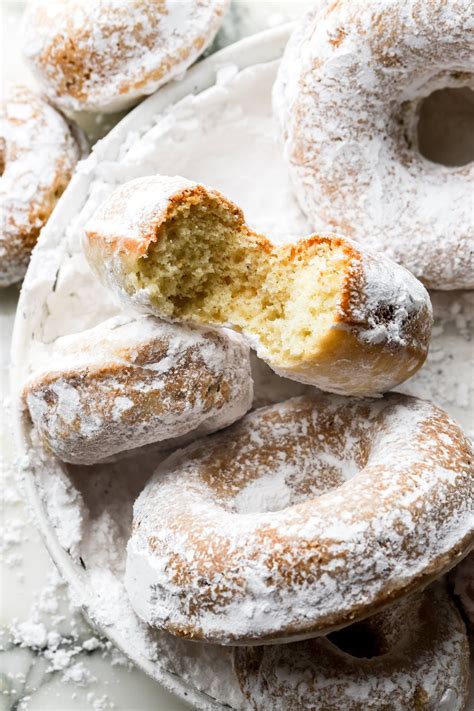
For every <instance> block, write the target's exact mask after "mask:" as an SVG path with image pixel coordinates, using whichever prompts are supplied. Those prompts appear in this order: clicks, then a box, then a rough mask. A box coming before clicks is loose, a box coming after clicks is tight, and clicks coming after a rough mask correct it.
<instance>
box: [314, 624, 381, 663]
mask: <svg viewBox="0 0 474 711" xmlns="http://www.w3.org/2000/svg"><path fill="white" fill-rule="evenodd" d="M327 639H328V640H329V641H330V642H331V643H332V644H333V645H334V646H335V647H337V648H338V649H340V650H341V652H344V653H345V654H349V655H350V656H351V657H357V659H373V658H374V657H381V656H382V655H383V654H386V653H387V652H388V651H389V649H390V648H389V645H388V644H387V640H386V638H385V636H384V635H383V634H381V633H380V631H379V630H377V629H375V628H374V627H373V626H372V625H371V624H370V622H368V621H363V622H356V623H355V624H354V625H350V626H349V627H344V628H343V629H342V630H337V631H336V632H331V634H329V635H328V636H327Z"/></svg>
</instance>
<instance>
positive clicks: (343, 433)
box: [201, 398, 372, 515]
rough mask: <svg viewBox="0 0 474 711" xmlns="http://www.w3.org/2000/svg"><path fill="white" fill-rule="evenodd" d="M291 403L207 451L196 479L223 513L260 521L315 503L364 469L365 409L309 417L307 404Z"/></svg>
mask: <svg viewBox="0 0 474 711" xmlns="http://www.w3.org/2000/svg"><path fill="white" fill-rule="evenodd" d="M290 402H291V403H292V407H291V408H289V410H288V411H286V410H285V409H282V410H281V411H273V410H270V409H269V410H268V412H267V413H266V415H262V414H261V415H260V416H259V418H258V424H255V427H254V426H253V423H252V417H251V416H250V417H249V422H248V426H246V427H242V426H240V427H237V428H235V427H234V428H231V429H230V430H229V432H227V433H226V434H225V444H223V443H222V437H223V435H221V436H220V437H218V438H217V439H218V442H219V446H218V447H217V448H214V447H213V446H211V447H210V448H209V451H208V453H207V455H206V458H205V465H204V466H203V467H202V469H201V477H202V480H203V483H204V485H205V487H206V489H205V490H206V491H207V495H208V496H209V498H210V499H212V498H215V499H216V501H217V502H218V505H219V507H221V508H223V509H224V510H225V511H227V512H229V513H233V514H239V515H246V514H261V513H269V512H277V511H281V510H283V509H285V508H289V507H292V506H297V505H299V504H304V503H305V502H308V501H314V500H315V499H317V498H318V497H320V496H322V495H324V494H326V493H328V492H330V491H332V490H333V489H337V488H338V487H340V486H342V485H343V484H345V482H347V481H348V480H349V479H351V478H353V477H355V476H357V475H358V474H359V473H360V471H361V470H362V469H363V468H364V467H365V466H366V463H367V460H368V456H369V451H370V446H369V444H368V433H369V432H370V431H371V427H372V425H371V424H369V423H368V420H367V411H366V409H365V406H364V404H363V403H359V402H357V403H354V406H353V408H352V409H351V411H350V414H349V415H348V416H347V417H337V416H336V415H335V413H334V412H333V411H332V410H331V408H329V407H328V408H327V409H326V408H321V409H320V410H319V411H318V412H315V410H314V403H313V401H312V399H309V398H308V399H302V400H301V401H298V402H296V401H290ZM343 442H350V447H344V446H343V445H342V443H343ZM207 495H206V496H207Z"/></svg>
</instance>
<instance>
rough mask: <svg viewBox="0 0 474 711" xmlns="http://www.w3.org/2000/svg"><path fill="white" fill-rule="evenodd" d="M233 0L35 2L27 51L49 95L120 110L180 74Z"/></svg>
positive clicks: (74, 105) (66, 103) (76, 104)
mask: <svg viewBox="0 0 474 711" xmlns="http://www.w3.org/2000/svg"><path fill="white" fill-rule="evenodd" d="M227 5H228V0H186V2H183V0H101V1H100V2H97V0H61V1H60V2H59V1H58V0H35V1H30V2H29V4H28V6H27V9H26V11H25V15H24V20H23V31H24V42H23V54H24V57H25V59H26V60H27V61H28V63H29V65H30V66H31V68H32V70H33V71H34V73H35V75H36V77H37V79H38V80H39V81H40V82H41V86H42V89H43V91H44V93H45V94H46V96H47V97H48V98H49V99H50V100H51V101H52V102H53V103H54V104H55V105H57V106H60V107H61V108H63V109H66V110H74V111H81V110H84V111H103V112H111V111H119V110H121V109H125V108H127V107H129V106H131V105H132V104H134V103H136V102H137V101H138V99H139V98H140V97H142V96H146V95H148V94H152V93H153V92H154V91H156V90H157V89H158V87H160V86H161V85H162V84H164V83H165V82H167V81H169V80H170V79H172V78H174V77H177V76H179V75H180V74H182V73H183V72H184V71H185V70H186V69H187V68H188V67H189V66H190V65H191V64H192V63H193V62H194V61H195V60H196V59H197V58H198V56H199V55H200V54H201V53H202V52H203V51H204V50H205V49H206V47H207V46H208V45H209V44H210V43H211V42H212V40H213V39H214V36H215V34H216V32H217V30H218V29H219V27H220V24H221V22H222V18H223V14H224V11H225V9H226V7H227Z"/></svg>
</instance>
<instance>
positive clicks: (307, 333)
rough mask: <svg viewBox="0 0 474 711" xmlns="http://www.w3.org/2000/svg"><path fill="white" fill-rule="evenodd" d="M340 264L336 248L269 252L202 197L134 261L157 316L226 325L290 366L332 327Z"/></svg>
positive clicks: (182, 209) (180, 210)
mask: <svg viewBox="0 0 474 711" xmlns="http://www.w3.org/2000/svg"><path fill="white" fill-rule="evenodd" d="M262 244H263V248H262ZM347 261H348V257H347V254H345V253H344V249H343V247H342V246H340V245H338V244H337V242H334V243H329V242H327V241H320V242H318V241H316V242H314V243H311V244H310V243H309V242H308V246H307V248H305V249H301V250H294V249H291V247H289V246H274V245H271V244H270V243H268V242H267V241H266V239H265V238H263V237H260V236H258V235H254V234H252V233H251V232H248V231H246V230H245V229H242V227H241V225H240V224H239V222H238V219H237V217H236V216H235V215H234V214H233V213H232V211H231V210H230V209H229V208H228V207H227V206H226V205H225V204H221V203H220V202H219V201H218V200H217V199H215V198H212V197H211V196H206V197H202V196H201V197H200V199H199V200H196V201H195V202H194V204H185V205H180V206H178V207H177V208H176V210H175V212H174V214H173V216H172V217H170V218H168V219H167V220H166V222H165V224H164V225H163V226H162V227H161V228H160V229H159V231H158V234H157V240H156V242H154V243H153V244H152V245H151V247H150V248H149V251H148V254H147V256H146V257H142V258H140V259H139V261H138V265H137V272H136V275H135V276H136V284H135V287H138V288H140V289H146V290H147V292H148V294H149V295H150V298H151V301H152V303H153V305H154V306H155V307H156V309H157V311H158V312H159V313H161V314H163V315H164V316H168V317H171V318H176V319H183V320H192V321H195V322H198V323H205V324H220V325H222V324H230V325H232V326H233V327H234V328H235V329H236V330H238V331H245V332H246V333H247V334H252V335H254V336H257V337H258V339H259V340H260V341H261V343H262V344H264V345H265V346H266V348H267V349H268V350H269V352H270V353H272V355H274V356H276V357H278V360H279V362H281V363H282V365H286V364H287V365H292V364H293V363H294V362H296V361H301V360H305V359H311V357H314V355H315V353H317V352H318V347H319V345H320V343H321V341H322V339H323V338H324V337H325V336H326V335H327V332H328V329H329V328H330V326H331V324H332V323H334V318H335V314H336V310H337V306H338V302H339V297H340V289H341V286H342V282H343V279H344V272H345V268H346V266H347Z"/></svg>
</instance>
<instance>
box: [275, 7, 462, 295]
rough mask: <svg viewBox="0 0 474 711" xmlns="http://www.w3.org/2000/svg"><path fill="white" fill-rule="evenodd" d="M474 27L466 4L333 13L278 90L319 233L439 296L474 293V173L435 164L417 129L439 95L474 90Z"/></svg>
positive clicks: (295, 165)
mask: <svg viewBox="0 0 474 711" xmlns="http://www.w3.org/2000/svg"><path fill="white" fill-rule="evenodd" d="M472 18H473V14H472V4H471V3H469V2H467V0H430V1H429V2H427V1H426V0H414V2H409V3H407V2H403V0H365V1H364V2H354V0H338V2H322V3H320V4H319V7H317V9H316V11H314V10H313V11H311V13H310V14H309V15H308V16H306V17H305V18H304V19H303V20H302V21H301V25H300V27H299V29H298V30H297V31H296V34H295V36H294V38H293V39H292V40H291V41H290V43H289V46H288V49H287V52H286V54H285V55H284V57H283V60H282V62H281V66H280V70H279V77H278V78H277V81H276V84H275V87H274V109H275V114H276V117H277V120H278V123H279V125H280V128H281V134H282V138H283V141H284V146H285V153H286V156H287V159H288V164H289V168H290V174H291V178H292V180H293V182H294V185H295V189H296V195H297V198H298V199H299V202H300V204H301V207H302V208H303V210H304V212H305V213H306V214H307V215H308V217H309V218H310V222H311V223H312V226H313V228H314V229H316V230H320V229H334V230H340V231H342V232H343V233H344V234H346V235H348V236H349V237H353V238H354V239H356V240H357V241H358V242H360V243H362V244H364V245H367V246H368V247H370V248H373V249H376V250H379V251H382V252H384V253H385V254H387V255H388V256H390V257H392V258H393V259H394V260H395V261H397V262H399V263H400V264H403V265H404V266H405V267H407V268H408V269H409V270H410V271H411V272H413V274H415V275H416V276H417V277H419V278H420V279H421V280H422V281H423V282H424V283H425V284H426V285H427V286H429V287H431V288H434V289H458V288H459V289H462V288H474V261H473V250H474V233H473V221H472V208H471V206H472V181H473V178H474V165H473V163H472V162H471V163H470V164H465V165H461V166H454V167H453V166H451V167H447V166H445V165H441V164H437V163H434V162H431V161H430V160H427V159H426V158H424V157H423V156H422V155H421V153H420V151H419V142H418V130H417V122H418V117H419V114H420V110H421V102H422V100H423V99H424V98H425V97H427V96H429V95H430V94H432V93H433V92H434V91H436V90H438V89H442V88H445V87H450V88H461V87H470V88H471V89H472V88H474V81H473V76H474V74H473V72H474V62H473V57H474V23H473V19H472ZM466 103H468V101H467V100H466ZM470 105H471V108H470V111H471V116H472V99H471V104H470Z"/></svg>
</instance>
